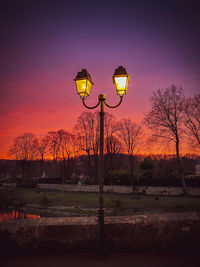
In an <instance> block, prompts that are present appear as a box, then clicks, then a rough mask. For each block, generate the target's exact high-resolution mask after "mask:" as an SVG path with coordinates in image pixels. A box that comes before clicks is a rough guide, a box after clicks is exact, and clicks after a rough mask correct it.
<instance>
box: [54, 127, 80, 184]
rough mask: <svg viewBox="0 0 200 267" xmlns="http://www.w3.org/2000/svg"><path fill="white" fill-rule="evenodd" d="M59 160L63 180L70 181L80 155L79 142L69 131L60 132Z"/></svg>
mask: <svg viewBox="0 0 200 267" xmlns="http://www.w3.org/2000/svg"><path fill="white" fill-rule="evenodd" d="M58 136H59V143H60V144H59V158H60V160H61V163H62V164H61V169H62V174H61V176H62V177H63V180H64V181H65V182H66V179H70V178H71V176H72V173H73V170H74V166H75V160H76V157H77V154H78V151H79V149H78V142H77V138H76V136H75V134H72V133H70V132H69V131H65V130H59V131H58Z"/></svg>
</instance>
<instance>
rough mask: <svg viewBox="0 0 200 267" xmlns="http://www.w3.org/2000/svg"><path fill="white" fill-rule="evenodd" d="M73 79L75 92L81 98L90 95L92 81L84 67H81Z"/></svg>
mask: <svg viewBox="0 0 200 267" xmlns="http://www.w3.org/2000/svg"><path fill="white" fill-rule="evenodd" d="M74 81H75V83H76V89H77V93H78V94H79V95H80V97H81V98H86V97H87V96H89V95H90V91H91V88H92V85H93V84H94V83H93V82H92V79H91V76H90V74H89V72H87V70H86V69H82V71H80V72H78V74H77V75H76V78H75V79H74Z"/></svg>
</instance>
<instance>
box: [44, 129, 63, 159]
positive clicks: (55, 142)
mask: <svg viewBox="0 0 200 267" xmlns="http://www.w3.org/2000/svg"><path fill="white" fill-rule="evenodd" d="M47 138H48V153H49V155H50V156H51V157H52V158H53V160H54V161H57V160H58V157H59V150H60V140H59V139H60V137H59V134H58V131H49V132H48V134H47Z"/></svg>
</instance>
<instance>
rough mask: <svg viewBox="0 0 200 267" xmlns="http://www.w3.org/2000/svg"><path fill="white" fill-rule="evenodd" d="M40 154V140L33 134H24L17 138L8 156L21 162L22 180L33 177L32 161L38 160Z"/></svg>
mask: <svg viewBox="0 0 200 267" xmlns="http://www.w3.org/2000/svg"><path fill="white" fill-rule="evenodd" d="M37 153H38V139H37V137H36V136H35V135H34V134H33V133H24V134H22V135H20V136H17V137H16V138H14V140H13V144H12V145H11V146H10V149H9V151H8V155H9V156H10V157H13V158H14V159H16V160H20V162H21V168H22V179H24V178H28V176H30V175H31V161H32V160H34V159H36V157H37Z"/></svg>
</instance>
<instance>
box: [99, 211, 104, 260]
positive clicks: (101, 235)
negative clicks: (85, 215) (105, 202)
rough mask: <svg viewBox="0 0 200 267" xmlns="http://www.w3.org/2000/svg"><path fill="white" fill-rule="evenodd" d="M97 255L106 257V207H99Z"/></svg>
mask: <svg viewBox="0 0 200 267" xmlns="http://www.w3.org/2000/svg"><path fill="white" fill-rule="evenodd" d="M97 255H98V257H99V258H104V256H105V252H104V209H98V229H97Z"/></svg>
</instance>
